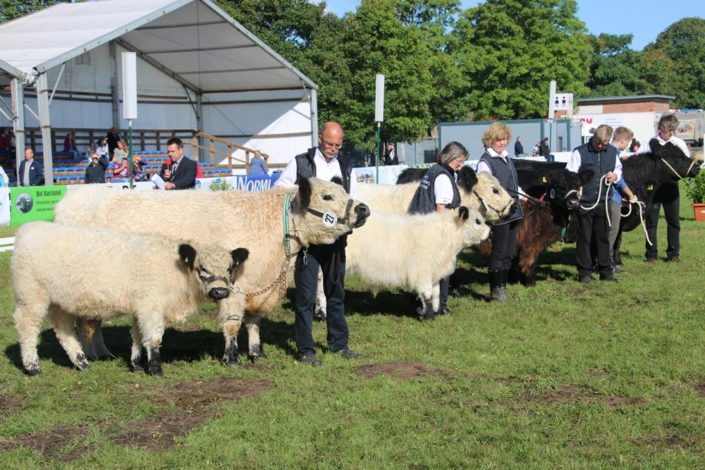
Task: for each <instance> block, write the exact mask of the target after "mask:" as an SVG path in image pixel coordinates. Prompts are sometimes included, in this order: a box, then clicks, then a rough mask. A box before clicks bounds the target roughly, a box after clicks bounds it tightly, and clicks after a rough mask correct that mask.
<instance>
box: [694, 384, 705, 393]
mask: <svg viewBox="0 0 705 470" xmlns="http://www.w3.org/2000/svg"><path fill="white" fill-rule="evenodd" d="M695 392H696V393H697V394H698V396H701V397H705V382H699V383H696V384H695Z"/></svg>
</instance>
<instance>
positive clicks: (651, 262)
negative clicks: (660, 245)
mask: <svg viewBox="0 0 705 470" xmlns="http://www.w3.org/2000/svg"><path fill="white" fill-rule="evenodd" d="M644 261H646V262H647V263H649V264H653V263H655V262H656V258H646V259H645V260H644Z"/></svg>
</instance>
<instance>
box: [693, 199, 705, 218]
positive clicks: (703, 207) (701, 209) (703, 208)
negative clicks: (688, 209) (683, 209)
mask: <svg viewBox="0 0 705 470" xmlns="http://www.w3.org/2000/svg"><path fill="white" fill-rule="evenodd" d="M693 215H694V216H695V221H696V222H705V203H702V202H694V203H693Z"/></svg>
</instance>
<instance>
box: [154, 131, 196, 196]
mask: <svg viewBox="0 0 705 470" xmlns="http://www.w3.org/2000/svg"><path fill="white" fill-rule="evenodd" d="M166 151H167V153H168V154H169V158H170V159H171V167H170V168H168V169H165V170H164V173H163V174H162V179H163V180H164V181H165V183H164V189H167V190H171V189H191V188H195V187H196V173H197V172H198V164H197V163H196V162H194V161H193V160H191V159H189V158H187V157H185V156H184V144H183V142H182V141H181V139H179V138H178V137H172V138H171V139H169V140H168V141H167V143H166Z"/></svg>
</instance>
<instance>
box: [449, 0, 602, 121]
mask: <svg viewBox="0 0 705 470" xmlns="http://www.w3.org/2000/svg"><path fill="white" fill-rule="evenodd" d="M455 34H456V35H457V41H456V44H457V47H458V50H457V51H455V52H456V53H457V54H458V57H459V59H460V66H461V68H462V70H463V73H464V75H465V76H466V77H467V78H468V79H469V82H470V88H469V91H468V93H467V95H466V97H465V101H466V103H467V106H468V109H469V110H471V112H472V113H473V115H474V117H476V118H500V119H517V118H530V117H540V116H545V115H546V114H547V110H548V91H549V83H550V81H551V80H556V81H557V82H558V84H559V87H560V88H561V89H563V90H570V91H572V92H573V93H576V94H578V95H580V94H584V93H585V92H586V91H587V88H586V86H585V84H586V83H587V80H588V73H589V66H590V59H591V52H590V46H589V44H588V43H587V41H586V40H585V25H584V24H583V23H582V22H581V21H580V20H579V19H578V18H577V17H576V2H575V0H487V2H485V3H482V4H480V5H478V6H477V7H475V8H471V9H469V10H467V11H465V12H464V13H463V15H462V17H461V18H460V19H459V21H458V26H457V28H456V31H455Z"/></svg>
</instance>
